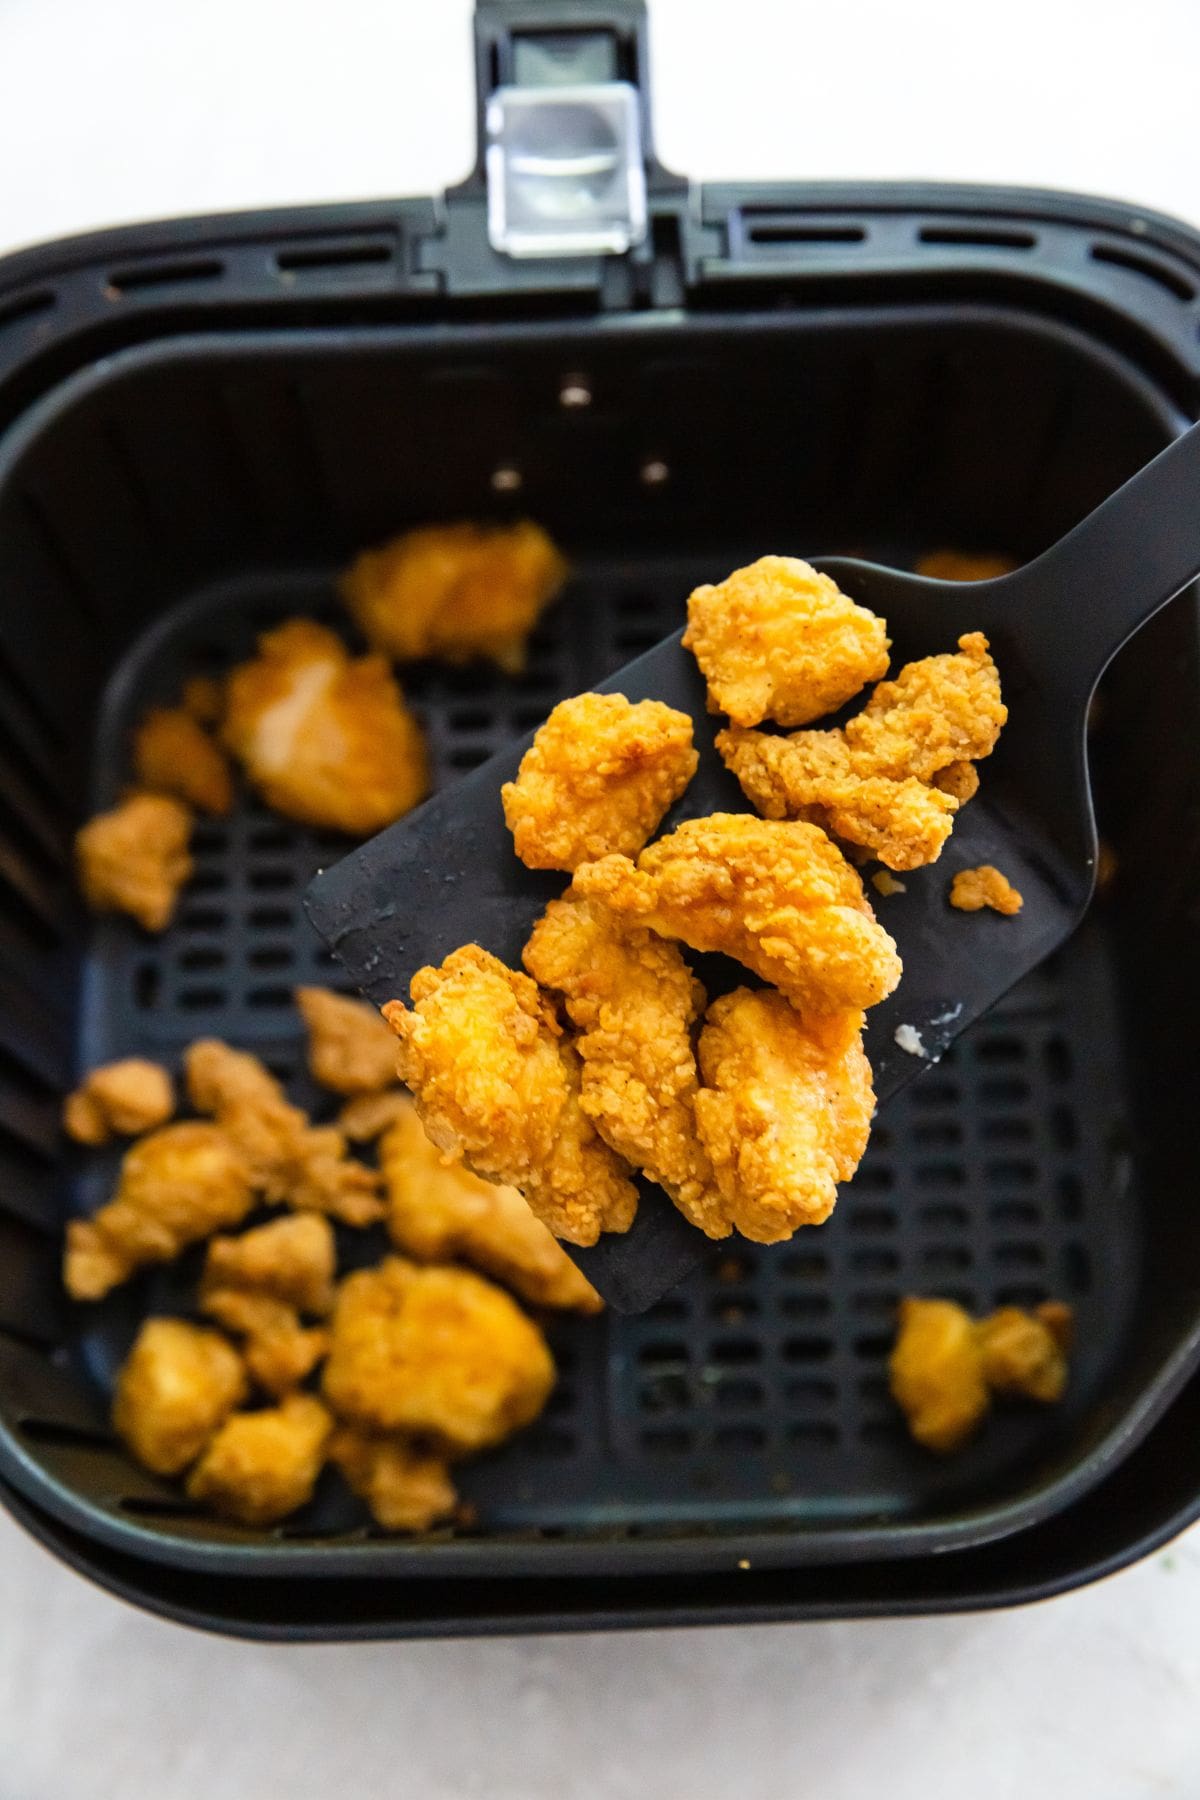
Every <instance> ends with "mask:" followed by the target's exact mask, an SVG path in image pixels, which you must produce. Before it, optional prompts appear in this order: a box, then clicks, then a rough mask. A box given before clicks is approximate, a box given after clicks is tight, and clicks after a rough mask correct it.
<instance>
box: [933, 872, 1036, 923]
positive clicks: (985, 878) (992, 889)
mask: <svg viewBox="0 0 1200 1800" xmlns="http://www.w3.org/2000/svg"><path fill="white" fill-rule="evenodd" d="M950 904H951V906H956V907H957V908H958V910H959V912H979V911H981V909H982V908H983V907H985V906H990V907H991V909H992V911H993V912H998V913H1004V914H1006V915H1007V916H1008V917H1009V918H1011V917H1012V915H1013V914H1014V913H1019V912H1020V910H1021V908H1022V906H1024V904H1025V902H1024V900H1023V899H1022V897H1021V895H1020V894H1019V893H1018V892H1017V890H1016V888H1015V887H1014V886H1013V884H1012V882H1011V881H1010V880H1009V879H1008V876H1007V875H1002V874H1001V873H1000V871H999V869H996V868H993V866H992V864H991V863H980V865H979V867H978V868H977V869H960V870H959V871H958V874H957V875H956V876H955V877H954V880H953V881H952V882H951V883H950Z"/></svg>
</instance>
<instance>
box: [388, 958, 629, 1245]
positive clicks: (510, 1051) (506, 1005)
mask: <svg viewBox="0 0 1200 1800" xmlns="http://www.w3.org/2000/svg"><path fill="white" fill-rule="evenodd" d="M412 1001H413V1004H412V1010H411V1011H410V1010H409V1009H408V1008H407V1007H405V1006H403V1005H402V1004H401V1003H400V1001H399V1000H392V1001H389V1003H388V1005H387V1006H385V1007H384V1009H383V1016H384V1018H385V1019H387V1021H388V1023H389V1024H390V1025H391V1027H392V1029H393V1031H395V1033H396V1035H397V1037H398V1038H399V1039H400V1050H399V1069H400V1076H401V1079H402V1080H403V1081H406V1082H407V1083H408V1085H409V1087H410V1088H411V1089H412V1092H413V1097H414V1099H415V1100H416V1103H417V1111H418V1113H419V1114H420V1116H421V1120H422V1123H423V1124H424V1126H425V1129H426V1131H427V1132H428V1133H429V1136H430V1137H431V1138H432V1139H433V1141H434V1143H435V1144H436V1145H437V1147H438V1148H439V1150H444V1151H446V1152H447V1153H448V1154H449V1155H451V1156H453V1157H455V1158H459V1157H461V1158H462V1160H463V1161H464V1162H465V1163H466V1164H467V1167H468V1168H471V1169H473V1170H474V1171H475V1173H476V1174H477V1175H482V1176H483V1178H484V1180H485V1181H496V1182H500V1183H502V1184H504V1185H506V1186H509V1187H515V1188H518V1189H519V1190H520V1191H521V1193H522V1194H523V1195H524V1196H525V1198H526V1200H527V1201H528V1202H529V1204H530V1206H531V1207H532V1208H533V1211H534V1212H535V1213H536V1214H537V1216H538V1218H539V1219H541V1220H542V1221H543V1222H544V1223H545V1224H546V1225H548V1226H549V1227H550V1230H551V1231H552V1232H553V1233H554V1235H555V1236H556V1237H560V1238H565V1239H566V1240H567V1242H568V1243H571V1244H594V1243H595V1242H596V1239H597V1238H598V1237H599V1235H600V1233H601V1232H602V1231H627V1230H628V1229H629V1227H630V1225H631V1224H632V1223H633V1218H634V1214H635V1213H636V1212H637V1189H636V1188H635V1187H634V1185H633V1182H632V1181H631V1180H630V1179H629V1174H628V1171H627V1169H626V1165H625V1164H624V1163H623V1162H622V1161H621V1160H620V1158H619V1157H617V1156H616V1155H615V1154H614V1153H613V1151H612V1150H610V1149H609V1147H608V1145H607V1144H606V1143H605V1142H604V1140H603V1138H601V1137H600V1136H599V1135H598V1133H597V1132H596V1129H595V1127H594V1126H593V1125H592V1122H591V1120H590V1119H589V1118H588V1116H587V1114H586V1113H585V1112H584V1110H583V1108H582V1106H581V1105H580V1068H579V1058H578V1056H577V1055H576V1053H575V1051H574V1050H572V1049H571V1048H570V1047H569V1046H567V1045H566V1044H564V1043H563V1041H562V1031H561V1027H560V1026H559V1024H558V1021H557V1019H556V1018H555V1017H554V1013H553V1010H552V1009H551V1007H550V1006H549V1005H548V1003H547V1002H546V1001H545V1000H543V998H542V997H541V995H540V994H539V993H538V990H537V987H536V985H535V984H534V983H533V982H532V981H530V979H529V977H528V976H527V975H521V974H518V973H517V972H516V971H515V970H513V969H508V968H506V967H505V966H504V964H503V963H502V962H499V961H498V960H497V958H496V957H494V956H491V955H489V953H488V952H487V951H486V950H482V949H480V947H479V945H478V944H466V945H464V946H463V947H462V948H461V949H459V950H455V951H453V952H452V954H451V955H449V956H448V957H447V958H446V959H445V961H444V962H443V963H442V966H441V968H440V969H434V968H426V969H420V970H418V972H417V974H416V975H415V976H414V977H413V982H412Z"/></svg>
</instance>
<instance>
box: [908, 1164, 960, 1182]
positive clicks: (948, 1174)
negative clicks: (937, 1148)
mask: <svg viewBox="0 0 1200 1800" xmlns="http://www.w3.org/2000/svg"><path fill="white" fill-rule="evenodd" d="M915 1174H916V1178H917V1183H918V1186H920V1187H926V1188H936V1187H962V1186H964V1184H965V1182H966V1179H967V1176H966V1171H965V1169H964V1168H963V1166H962V1164H961V1163H956V1162H934V1163H918V1164H917V1167H916V1170H915Z"/></svg>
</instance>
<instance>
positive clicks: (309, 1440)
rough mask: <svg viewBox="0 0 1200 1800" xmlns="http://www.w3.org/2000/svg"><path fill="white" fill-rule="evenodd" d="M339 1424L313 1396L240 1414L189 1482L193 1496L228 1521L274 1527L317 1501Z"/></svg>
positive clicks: (224, 1429) (213, 1444)
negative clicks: (335, 1425)
mask: <svg viewBox="0 0 1200 1800" xmlns="http://www.w3.org/2000/svg"><path fill="white" fill-rule="evenodd" d="M332 1431H333V1420H332V1419H331V1418H330V1416H329V1414H328V1413H327V1412H326V1410H325V1408H324V1407H323V1406H322V1405H321V1402H320V1401H319V1400H314V1399H313V1397H312V1395H311V1394H291V1395H289V1397H288V1398H287V1399H286V1400H285V1401H284V1402H283V1404H282V1405H281V1406H274V1407H271V1408H269V1409H268V1410H267V1411H265V1412H242V1413H234V1414H233V1415H232V1417H231V1418H229V1419H227V1420H226V1421H225V1423H224V1425H222V1426H221V1429H220V1430H219V1431H218V1432H217V1435H216V1436H215V1437H214V1438H213V1440H212V1442H211V1443H210V1444H209V1446H208V1449H207V1450H206V1451H205V1452H204V1455H203V1456H202V1457H201V1458H200V1461H199V1462H198V1463H197V1464H196V1466H195V1468H194V1469H193V1470H192V1472H191V1474H190V1475H189V1476H188V1482H187V1491H188V1493H189V1494H190V1495H191V1497H192V1499H193V1500H203V1501H206V1502H207V1503H208V1505H210V1506H211V1507H212V1508H213V1511H214V1512H217V1513H220V1514H221V1515H222V1516H223V1517H224V1518H228V1519H237V1520H238V1521H239V1522H240V1523H241V1524H243V1525H273V1524H274V1523H275V1522H276V1520H277V1519H285V1518H286V1517H287V1515H288V1514H289V1513H294V1512H295V1511H296V1510H297V1509H298V1508H299V1507H301V1506H304V1505H306V1504H307V1502H308V1501H309V1500H311V1499H312V1496H313V1489H314V1488H315V1487H316V1485H317V1477H318V1476H319V1475H320V1473H321V1470H322V1468H323V1467H324V1464H325V1458H326V1450H327V1447H328V1444H329V1439H330V1436H331V1434H332Z"/></svg>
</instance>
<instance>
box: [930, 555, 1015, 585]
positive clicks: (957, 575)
mask: <svg viewBox="0 0 1200 1800" xmlns="http://www.w3.org/2000/svg"><path fill="white" fill-rule="evenodd" d="M1016 566H1017V562H1016V558H1015V557H1013V556H996V555H988V554H987V553H986V552H981V551H977V550H931V551H929V553H928V555H926V556H922V557H921V558H919V560H918V562H917V574H918V575H926V576H929V577H930V578H931V579H933V580H935V581H991V580H992V579H993V578H994V577H995V576H997V575H1011V574H1012V572H1013V570H1014V569H1015V568H1016Z"/></svg>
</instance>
